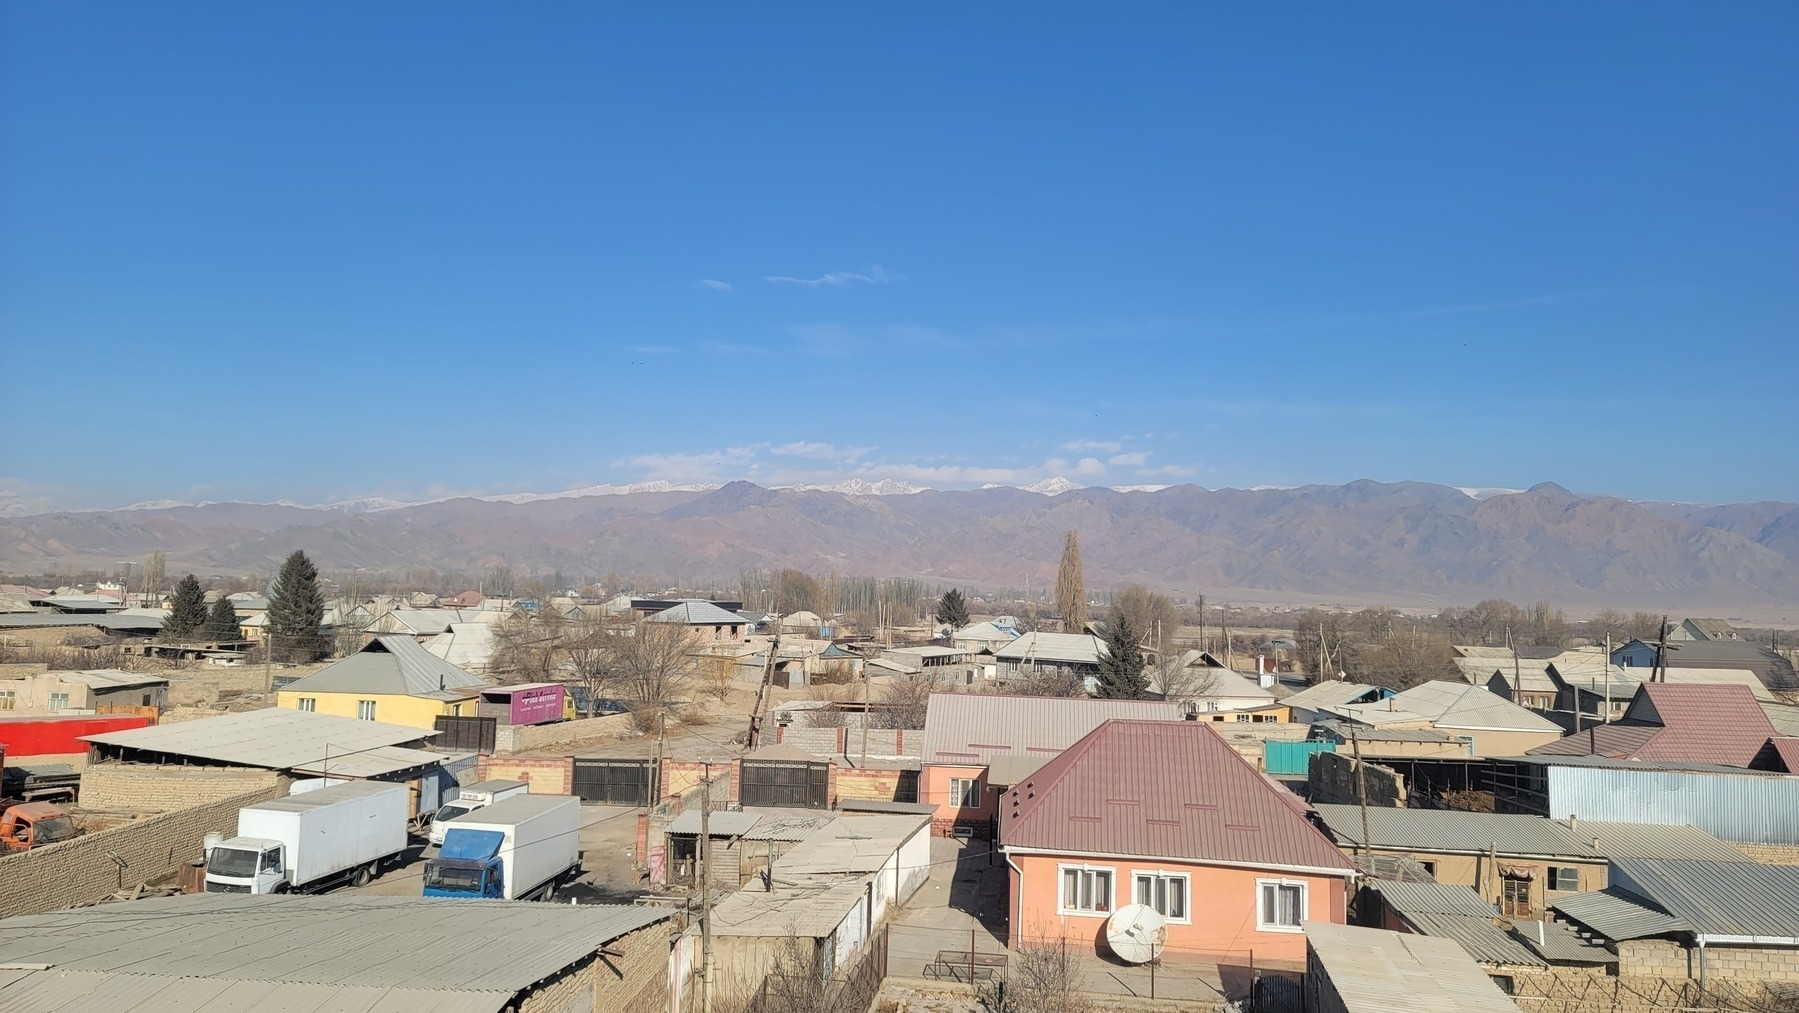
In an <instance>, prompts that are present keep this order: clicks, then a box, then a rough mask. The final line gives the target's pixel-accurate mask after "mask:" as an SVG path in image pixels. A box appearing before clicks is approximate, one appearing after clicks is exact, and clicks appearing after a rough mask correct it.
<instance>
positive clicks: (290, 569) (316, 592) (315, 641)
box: [264, 549, 331, 663]
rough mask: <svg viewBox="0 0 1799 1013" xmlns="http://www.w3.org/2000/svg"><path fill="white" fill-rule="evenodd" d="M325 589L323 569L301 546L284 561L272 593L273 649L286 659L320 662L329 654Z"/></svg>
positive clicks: (270, 625) (270, 632) (269, 633)
mask: <svg viewBox="0 0 1799 1013" xmlns="http://www.w3.org/2000/svg"><path fill="white" fill-rule="evenodd" d="M324 624H325V592H324V591H323V590H322V589H321V588H320V587H319V570H318V567H316V566H313V565H312V560H310V559H307V558H306V553H304V552H302V551H300V550H299V549H295V550H294V554H293V555H291V556H289V557H287V561H286V562H284V563H282V564H281V572H280V573H279V574H277V575H276V577H275V589H274V593H273V594H271V595H270V596H269V611H268V626H266V627H264V631H265V635H266V636H268V637H269V650H270V651H272V652H273V653H274V656H275V657H276V658H279V659H280V660H282V661H290V662H300V663H305V662H309V661H317V660H319V659H320V658H323V657H324V656H325V655H326V654H327V653H329V651H330V648H331V645H330V643H329V642H328V641H326V639H325V636H324V630H323V627H324Z"/></svg>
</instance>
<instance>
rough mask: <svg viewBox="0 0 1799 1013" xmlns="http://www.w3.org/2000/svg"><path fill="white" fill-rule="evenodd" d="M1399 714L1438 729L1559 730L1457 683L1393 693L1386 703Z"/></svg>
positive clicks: (1496, 696) (1540, 718)
mask: <svg viewBox="0 0 1799 1013" xmlns="http://www.w3.org/2000/svg"><path fill="white" fill-rule="evenodd" d="M1389 702H1390V703H1392V704H1393V705H1394V706H1395V707H1396V708H1397V709H1399V710H1409V711H1411V712H1413V713H1415V714H1423V715H1424V716H1426V717H1428V718H1430V720H1431V723H1432V724H1434V725H1436V726H1437V727H1438V728H1453V729H1468V730H1477V731H1493V730H1497V731H1524V732H1557V731H1560V730H1561V726H1560V725H1558V724H1556V723H1555V722H1553V721H1551V720H1549V719H1548V718H1546V717H1544V716H1542V715H1541V714H1537V713H1534V712H1532V711H1528V710H1525V709H1524V708H1523V707H1520V706H1518V705H1517V704H1515V703H1513V702H1511V701H1510V700H1507V699H1506V698H1505V697H1502V696H1500V695H1499V694H1497V693H1494V692H1491V691H1490V690H1488V689H1486V688H1485V687H1483V686H1469V685H1466V684H1464V683H1459V682H1441V681H1437V682H1427V683H1423V684H1422V685H1418V686H1413V687H1412V688H1411V689H1408V690H1406V691H1405V692H1403V693H1396V694H1394V696H1393V699H1392V700H1391V701H1389Z"/></svg>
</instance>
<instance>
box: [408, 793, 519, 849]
mask: <svg viewBox="0 0 1799 1013" xmlns="http://www.w3.org/2000/svg"><path fill="white" fill-rule="evenodd" d="M530 788H531V786H530V785H528V784H526V783H525V782H523V781H505V780H494V781H482V782H481V783H480V784H471V785H469V786H468V787H466V788H463V789H462V790H461V791H460V792H459V793H458V794H457V796H456V797H455V798H453V799H451V800H450V801H448V802H445V803H444V804H443V805H442V806H441V807H439V808H438V810H437V812H436V813H435V814H433V815H432V817H431V830H430V832H429V833H428V834H427V838H428V839H429V840H430V842H431V843H432V844H438V845H441V844H443V842H444V834H445V833H447V832H449V829H450V828H449V822H450V821H451V820H453V819H455V818H456V817H458V816H466V815H468V814H469V813H472V812H474V811H475V810H476V809H485V808H486V807H488V806H490V805H493V804H494V803H495V802H500V801H503V800H505V799H509V798H511V797H513V796H514V795H523V794H525V793H527V792H528V791H529V790H530Z"/></svg>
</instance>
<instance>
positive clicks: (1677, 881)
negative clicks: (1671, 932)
mask: <svg viewBox="0 0 1799 1013" xmlns="http://www.w3.org/2000/svg"><path fill="white" fill-rule="evenodd" d="M1611 881H1612V886H1613V887H1614V888H1616V889H1619V890H1622V891H1624V892H1625V893H1628V894H1632V895H1635V896H1637V897H1641V898H1643V899H1645V900H1648V901H1650V902H1652V903H1654V904H1655V905H1656V906H1657V907H1660V908H1662V909H1663V910H1665V911H1667V912H1668V913H1670V914H1672V915H1674V916H1676V917H1678V918H1680V919H1681V920H1682V921H1684V922H1686V923H1687V924H1688V925H1689V926H1691V927H1692V929H1693V931H1694V932H1696V933H1699V934H1702V935H1712V936H1763V937H1768V938H1772V939H1781V940H1792V939H1799V866H1791V865H1762V864H1760V863H1758V862H1748V861H1744V862H1738V863H1735V864H1729V863H1723V862H1692V861H1671V860H1661V861H1650V860H1645V859H1629V858H1620V859H1615V860H1613V862H1612V871H1611Z"/></svg>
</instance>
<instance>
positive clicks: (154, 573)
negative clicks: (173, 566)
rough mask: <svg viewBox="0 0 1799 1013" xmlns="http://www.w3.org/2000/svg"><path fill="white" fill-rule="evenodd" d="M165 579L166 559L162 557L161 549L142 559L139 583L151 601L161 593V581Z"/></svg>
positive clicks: (166, 572)
mask: <svg viewBox="0 0 1799 1013" xmlns="http://www.w3.org/2000/svg"><path fill="white" fill-rule="evenodd" d="M167 579H168V561H167V560H165V559H164V558H163V554H162V552H161V551H157V552H152V553H150V557H149V558H148V559H146V560H144V575H143V577H142V579H141V580H140V581H139V585H140V586H141V587H142V588H143V592H144V594H145V595H147V596H149V598H150V600H151V601H152V602H154V601H155V600H156V599H157V598H159V597H160V596H161V595H162V585H163V581H165V580H167Z"/></svg>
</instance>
